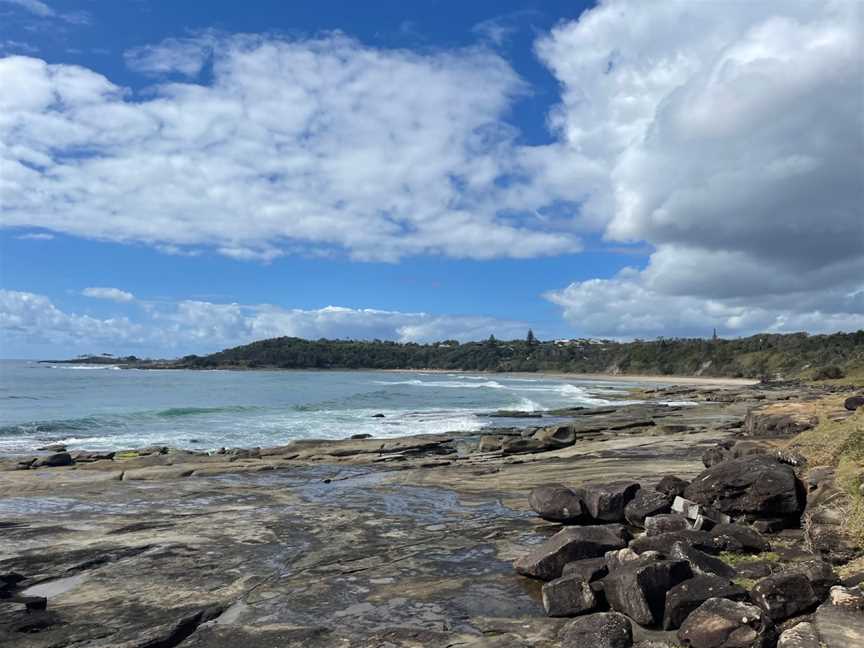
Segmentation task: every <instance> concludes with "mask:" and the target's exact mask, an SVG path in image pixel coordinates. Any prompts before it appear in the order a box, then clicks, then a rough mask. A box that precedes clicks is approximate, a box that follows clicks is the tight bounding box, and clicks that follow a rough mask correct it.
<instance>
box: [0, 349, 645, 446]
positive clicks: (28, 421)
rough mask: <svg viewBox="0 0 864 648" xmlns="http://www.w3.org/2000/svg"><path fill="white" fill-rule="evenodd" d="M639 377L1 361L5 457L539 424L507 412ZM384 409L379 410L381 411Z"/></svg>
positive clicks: (609, 395) (601, 396) (587, 394)
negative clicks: (51, 450)
mask: <svg viewBox="0 0 864 648" xmlns="http://www.w3.org/2000/svg"><path fill="white" fill-rule="evenodd" d="M637 384H638V383H635V382H633V383H627V382H619V381H614V382H612V381H593V380H592V381H587V380H575V379H574V380H569V379H565V378H557V377H556V378H553V377H548V376H541V375H538V376H536V377H534V376H524V375H519V376H511V375H507V374H479V375H478V374H467V373H438V372H435V373H431V372H422V371H418V372H384V371H188V370H134V369H129V370H127V369H121V368H119V367H113V366H94V365H74V364H56V365H51V364H39V363H37V362H34V361H19V360H2V361H0V453H3V454H14V453H26V452H31V451H33V450H35V449H36V448H39V447H41V446H44V445H46V444H49V443H62V444H64V445H66V446H67V447H68V448H69V449H87V450H117V449H123V448H137V447H143V446H148V445H167V446H173V447H180V448H189V449H197V450H213V449H217V448H220V447H255V446H262V447H264V446H275V445H280V444H284V443H287V442H289V441H291V440H293V439H302V438H318V439H320V438H327V439H341V438H346V437H349V436H351V435H353V434H361V433H366V434H372V435H374V436H376V437H394V436H404V435H410V434H423V433H433V432H448V431H470V430H479V429H482V428H483V427H488V426H507V425H519V426H522V425H526V424H530V422H531V420H530V419H529V420H527V421H526V420H525V419H507V418H492V417H489V416H484V415H483V414H484V413H490V412H495V411H497V410H529V411H537V410H548V409H555V408H562V407H579V406H581V407H599V406H603V405H606V404H608V403H610V402H611V401H612V400H619V399H620V398H622V397H626V393H625V390H626V389H627V388H628V387H632V386H636V385H637ZM381 414H383V417H382V416H376V415H381Z"/></svg>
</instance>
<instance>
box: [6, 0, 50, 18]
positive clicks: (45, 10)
mask: <svg viewBox="0 0 864 648" xmlns="http://www.w3.org/2000/svg"><path fill="white" fill-rule="evenodd" d="M0 3H2V4H11V5H15V6H16V7H21V8H22V9H24V10H26V11H29V12H30V13H32V14H35V15H36V16H41V17H42V18H49V17H51V16H53V15H54V13H55V12H54V10H53V9H52V8H51V7H49V6H48V5H47V4H45V3H44V2H42V1H41V0H0Z"/></svg>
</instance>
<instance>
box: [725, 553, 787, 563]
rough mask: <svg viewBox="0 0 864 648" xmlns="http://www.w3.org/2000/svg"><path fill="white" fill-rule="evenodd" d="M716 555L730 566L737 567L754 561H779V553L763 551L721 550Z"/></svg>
mask: <svg viewBox="0 0 864 648" xmlns="http://www.w3.org/2000/svg"><path fill="white" fill-rule="evenodd" d="M717 557H718V558H719V559H720V560H722V561H723V562H725V563H726V564H727V565H731V566H732V567H739V566H741V565H746V564H747V563H754V562H775V563H776V562H780V554H778V553H775V552H773V551H764V552H762V553H759V554H743V553H738V552H735V551H723V552H721V553H720V554H718V555H717Z"/></svg>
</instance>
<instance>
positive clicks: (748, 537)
mask: <svg viewBox="0 0 864 648" xmlns="http://www.w3.org/2000/svg"><path fill="white" fill-rule="evenodd" d="M711 537H712V538H713V539H714V544H715V545H716V546H717V548H718V549H719V550H720V551H734V552H736V553H761V552H763V551H768V550H769V549H770V548H771V545H770V543H769V542H768V541H767V540H766V539H765V538H763V537H762V536H761V535H760V534H759V533H758V532H757V531H755V530H754V529H751V528H749V527H746V526H742V525H740V524H718V525H717V526H715V527H714V528H713V529H712V530H711Z"/></svg>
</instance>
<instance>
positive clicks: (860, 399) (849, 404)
mask: <svg viewBox="0 0 864 648" xmlns="http://www.w3.org/2000/svg"><path fill="white" fill-rule="evenodd" d="M843 407H845V408H846V409H847V410H849V411H850V412H854V411H855V410H857V409H858V408H859V407H864V396H850V397H849V398H847V399H846V400H845V401H843Z"/></svg>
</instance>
